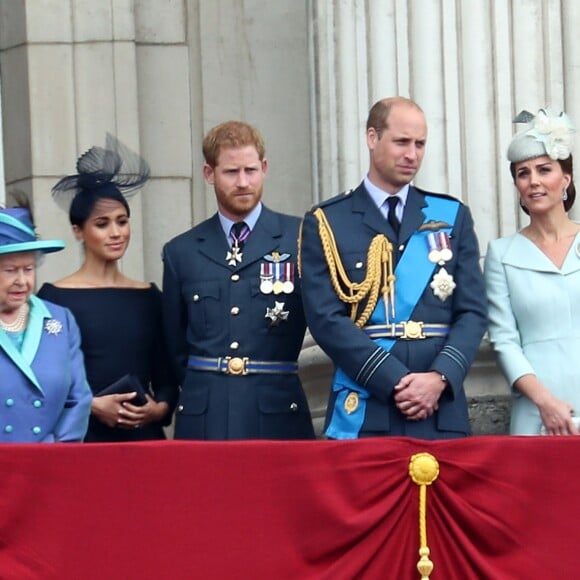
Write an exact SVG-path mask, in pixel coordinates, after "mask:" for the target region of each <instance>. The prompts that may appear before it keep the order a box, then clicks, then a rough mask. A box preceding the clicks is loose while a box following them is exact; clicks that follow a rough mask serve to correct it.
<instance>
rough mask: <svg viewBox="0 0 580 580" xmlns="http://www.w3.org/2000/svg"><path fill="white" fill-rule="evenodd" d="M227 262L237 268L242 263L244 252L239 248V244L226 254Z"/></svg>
mask: <svg viewBox="0 0 580 580" xmlns="http://www.w3.org/2000/svg"><path fill="white" fill-rule="evenodd" d="M226 260H227V262H228V266H236V265H237V264H241V263H242V251H241V250H240V248H239V247H238V245H237V242H236V244H234V246H233V247H232V249H231V250H229V251H228V253H227V254H226Z"/></svg>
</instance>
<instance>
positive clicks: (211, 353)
mask: <svg viewBox="0 0 580 580" xmlns="http://www.w3.org/2000/svg"><path fill="white" fill-rule="evenodd" d="M203 154H204V158H205V165H204V170H203V171H204V177H205V179H206V181H207V182H208V183H209V184H211V185H213V187H214V190H215V194H216V199H217V205H218V212H217V213H216V214H215V215H214V216H212V217H211V218H209V219H208V220H206V221H204V222H203V223H201V224H199V225H197V226H195V227H194V228H193V229H191V230H189V231H188V232H185V233H184V234H181V235H180V236H177V237H176V238H174V239H173V240H172V241H170V242H169V243H168V244H167V245H166V246H165V248H164V250H163V261H164V271H163V302H164V324H165V334H166V339H167V342H168V346H169V349H170V352H171V354H172V356H173V359H174V361H175V363H176V366H177V371H178V373H179V376H180V377H181V378H182V388H181V394H180V400H179V404H178V407H177V414H176V420H175V438H176V439H212V440H216V439H217V440H224V439H310V438H313V437H314V430H313V427H312V421H311V418H310V411H309V408H308V403H307V400H306V396H305V393H304V390H303V388H302V385H301V383H300V379H299V377H298V363H297V359H298V355H299V354H300V348H301V346H302V342H303V339H304V333H305V330H306V322H305V317H304V311H303V306H302V299H301V291H300V285H299V280H298V273H297V268H296V261H297V241H298V230H299V226H300V220H299V218H297V217H294V216H288V215H284V214H281V213H277V212H274V211H272V210H270V209H268V208H267V207H265V206H264V205H263V204H262V202H261V198H262V192H263V183H264V178H265V176H266V171H267V166H268V165H267V160H266V158H265V148H264V142H263V139H262V137H261V135H260V133H259V132H258V131H257V130H256V129H255V128H253V127H251V126H250V125H247V124H246V123H241V122H237V121H229V122H226V123H222V124H220V125H218V126H217V127H214V128H213V129H211V130H210V131H209V132H208V134H207V135H206V136H205V138H204V141H203Z"/></svg>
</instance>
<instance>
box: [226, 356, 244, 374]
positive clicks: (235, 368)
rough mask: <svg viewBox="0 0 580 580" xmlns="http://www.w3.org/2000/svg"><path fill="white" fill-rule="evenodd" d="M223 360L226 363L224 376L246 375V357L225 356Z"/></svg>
mask: <svg viewBox="0 0 580 580" xmlns="http://www.w3.org/2000/svg"><path fill="white" fill-rule="evenodd" d="M224 360H225V361H226V362H227V366H226V374H228V375H247V374H248V368H247V366H246V365H247V363H248V360H249V359H248V357H247V356H244V357H239V356H226V357H225V358H224Z"/></svg>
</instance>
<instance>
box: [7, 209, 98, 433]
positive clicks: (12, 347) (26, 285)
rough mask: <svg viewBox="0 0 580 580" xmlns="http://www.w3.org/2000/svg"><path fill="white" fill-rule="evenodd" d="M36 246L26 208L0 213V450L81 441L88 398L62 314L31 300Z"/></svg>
mask: <svg viewBox="0 0 580 580" xmlns="http://www.w3.org/2000/svg"><path fill="white" fill-rule="evenodd" d="M62 248H64V242H61V241H58V240H44V241H43V240H39V239H37V238H36V234H35V232H34V225H33V223H32V218H31V215H30V212H29V211H28V209H26V208H10V209H1V210H0V442H5V443H9V442H20V443H40V442H54V441H82V439H83V437H84V435H85V433H86V430H87V425H88V420H89V413H90V406H91V398H92V396H91V391H90V389H89V386H88V384H87V380H86V376H85V370H84V364H83V356H82V353H81V350H80V334H79V329H78V327H77V325H76V322H75V320H74V318H73V316H72V314H71V312H70V311H69V310H67V309H66V308H62V307H61V306H57V305H55V304H51V303H50V302H46V301H44V300H40V299H39V298H37V297H36V296H34V295H33V294H32V292H33V290H34V286H35V270H36V262H37V259H38V256H39V254H42V253H49V252H56V251H58V250H62Z"/></svg>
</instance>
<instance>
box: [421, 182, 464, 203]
mask: <svg viewBox="0 0 580 580" xmlns="http://www.w3.org/2000/svg"><path fill="white" fill-rule="evenodd" d="M414 187H415V186H414ZM415 190H416V191H417V192H418V193H420V194H422V195H433V196H435V197H444V198H445V199H450V200H451V201H457V202H459V203H460V204H462V205H463V201H461V200H460V199H459V198H458V197H453V196H452V195H450V194H448V193H439V192H435V191H425V190H424V189H421V188H420V187H415Z"/></svg>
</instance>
